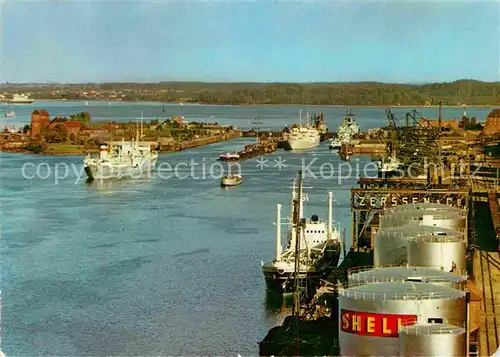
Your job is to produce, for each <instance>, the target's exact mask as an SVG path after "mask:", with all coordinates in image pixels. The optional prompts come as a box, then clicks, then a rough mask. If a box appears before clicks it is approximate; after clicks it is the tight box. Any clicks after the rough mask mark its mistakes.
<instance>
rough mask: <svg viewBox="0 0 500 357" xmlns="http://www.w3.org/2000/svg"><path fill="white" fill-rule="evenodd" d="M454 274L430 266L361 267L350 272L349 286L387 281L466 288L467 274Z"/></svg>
mask: <svg viewBox="0 0 500 357" xmlns="http://www.w3.org/2000/svg"><path fill="white" fill-rule="evenodd" d="M462 274H463V275H458V274H453V273H450V272H447V271H441V270H437V269H433V268H428V267H417V266H394V267H382V268H372V269H368V268H359V269H352V270H350V271H349V272H348V277H347V281H348V285H349V287H353V286H358V285H364V284H376V283H387V282H407V281H413V282H422V283H432V284H439V285H442V286H447V287H449V288H454V289H458V290H465V286H466V284H467V275H466V274H465V271H464V272H462Z"/></svg>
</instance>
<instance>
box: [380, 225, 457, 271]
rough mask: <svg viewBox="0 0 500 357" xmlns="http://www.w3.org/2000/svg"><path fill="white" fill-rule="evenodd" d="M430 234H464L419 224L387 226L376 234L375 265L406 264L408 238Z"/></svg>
mask: <svg viewBox="0 0 500 357" xmlns="http://www.w3.org/2000/svg"><path fill="white" fill-rule="evenodd" d="M429 234H434V235H438V234H439V235H459V236H460V235H463V234H462V233H461V232H457V231H454V230H450V229H447V228H439V227H429V226H418V225H413V224H409V225H405V226H399V227H393V228H385V229H383V230H380V231H378V232H377V233H376V234H375V238H374V244H373V261H374V265H375V266H377V267H378V266H383V265H394V264H396V265H401V264H406V263H407V245H408V239H409V238H411V237H419V236H421V235H429ZM411 265H419V264H411Z"/></svg>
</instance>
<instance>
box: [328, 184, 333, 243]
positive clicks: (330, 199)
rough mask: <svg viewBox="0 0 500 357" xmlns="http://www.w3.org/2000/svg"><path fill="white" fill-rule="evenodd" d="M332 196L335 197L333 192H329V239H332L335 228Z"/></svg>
mask: <svg viewBox="0 0 500 357" xmlns="http://www.w3.org/2000/svg"><path fill="white" fill-rule="evenodd" d="M332 197H333V192H328V235H327V239H332V228H333V217H332V216H333V210H332Z"/></svg>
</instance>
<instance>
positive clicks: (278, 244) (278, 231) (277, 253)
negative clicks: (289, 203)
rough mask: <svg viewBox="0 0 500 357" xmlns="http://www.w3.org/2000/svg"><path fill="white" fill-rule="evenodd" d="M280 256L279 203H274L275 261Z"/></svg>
mask: <svg viewBox="0 0 500 357" xmlns="http://www.w3.org/2000/svg"><path fill="white" fill-rule="evenodd" d="M280 258H281V205H280V204H279V203H278V204H277V205H276V261H279V260H280Z"/></svg>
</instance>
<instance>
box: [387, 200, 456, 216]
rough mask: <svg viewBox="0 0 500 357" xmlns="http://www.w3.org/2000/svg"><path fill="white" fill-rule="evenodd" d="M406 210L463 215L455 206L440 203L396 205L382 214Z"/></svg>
mask: <svg viewBox="0 0 500 357" xmlns="http://www.w3.org/2000/svg"><path fill="white" fill-rule="evenodd" d="M407 210H419V211H428V212H431V211H434V212H457V213H463V212H465V210H464V209H462V208H460V207H456V206H450V205H445V204H442V203H430V202H429V203H409V204H406V205H397V206H394V207H390V208H387V209H386V210H385V211H384V212H402V211H407Z"/></svg>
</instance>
